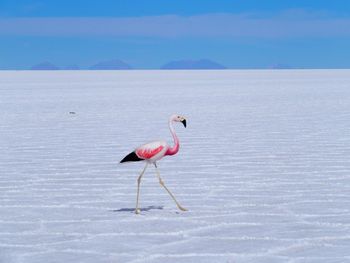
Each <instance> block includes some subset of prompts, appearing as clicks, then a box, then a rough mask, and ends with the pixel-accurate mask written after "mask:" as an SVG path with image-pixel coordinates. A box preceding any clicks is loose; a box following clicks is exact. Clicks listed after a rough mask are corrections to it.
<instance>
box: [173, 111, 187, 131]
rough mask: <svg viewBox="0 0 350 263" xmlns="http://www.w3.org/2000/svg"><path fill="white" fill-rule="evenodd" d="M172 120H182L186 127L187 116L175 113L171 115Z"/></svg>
mask: <svg viewBox="0 0 350 263" xmlns="http://www.w3.org/2000/svg"><path fill="white" fill-rule="evenodd" d="M170 120H171V121H175V122H181V123H182V124H183V125H184V126H185V128H186V118H185V117H183V116H181V115H178V114H174V115H172V116H171V117H170Z"/></svg>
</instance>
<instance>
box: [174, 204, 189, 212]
mask: <svg viewBox="0 0 350 263" xmlns="http://www.w3.org/2000/svg"><path fill="white" fill-rule="evenodd" d="M177 207H178V208H179V209H180V210H181V211H188V209H186V208H184V207H182V206H181V205H178V206H177Z"/></svg>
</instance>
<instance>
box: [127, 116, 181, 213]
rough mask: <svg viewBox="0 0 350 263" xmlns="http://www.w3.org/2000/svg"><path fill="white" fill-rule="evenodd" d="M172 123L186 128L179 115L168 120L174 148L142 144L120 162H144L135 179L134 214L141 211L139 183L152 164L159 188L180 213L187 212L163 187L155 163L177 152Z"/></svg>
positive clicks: (163, 142) (176, 140) (178, 144)
mask: <svg viewBox="0 0 350 263" xmlns="http://www.w3.org/2000/svg"><path fill="white" fill-rule="evenodd" d="M173 122H181V123H182V124H183V125H184V126H185V128H186V119H185V118H184V117H182V116H180V115H176V114H174V115H172V116H170V119H169V129H170V132H171V134H172V136H173V138H174V146H173V147H170V146H169V145H168V144H167V143H166V142H165V141H154V142H150V143H147V144H144V145H142V146H140V147H137V148H136V149H135V150H134V151H133V152H131V153H129V154H128V155H127V156H125V157H124V158H123V160H121V161H120V162H121V163H124V162H137V161H146V165H145V168H144V169H143V170H142V172H141V173H140V175H139V177H138V178H137V197H136V208H135V213H136V214H139V213H140V212H141V210H140V209H139V194H140V183H141V178H142V176H143V174H144V173H145V171H146V168H147V166H148V164H153V165H154V167H155V168H156V174H157V177H158V180H159V183H160V185H161V186H163V187H164V188H165V190H166V191H167V192H168V193H169V195H170V196H171V198H172V199H173V200H174V201H175V203H176V205H177V207H178V208H179V209H180V210H182V211H187V209H186V208H184V207H182V206H181V205H180V204H179V203H178V202H177V201H176V198H175V196H174V195H173V194H172V193H171V192H170V190H169V189H168V188H167V187H166V186H165V184H164V182H163V180H162V178H161V177H160V174H159V171H158V167H157V163H156V162H157V161H158V160H160V159H162V158H163V157H164V156H166V155H174V154H176V153H177V152H178V151H179V148H180V142H179V139H178V138H177V136H176V134H175V130H174V127H173Z"/></svg>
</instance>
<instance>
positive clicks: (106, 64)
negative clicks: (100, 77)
mask: <svg viewBox="0 0 350 263" xmlns="http://www.w3.org/2000/svg"><path fill="white" fill-rule="evenodd" d="M89 69H91V70H119V69H132V68H131V66H130V65H128V64H126V63H125V62H124V61H121V60H119V59H113V60H107V61H102V62H99V63H97V64H95V65H93V66H91V67H90V68H89Z"/></svg>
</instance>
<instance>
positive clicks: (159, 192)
mask: <svg viewBox="0 0 350 263" xmlns="http://www.w3.org/2000/svg"><path fill="white" fill-rule="evenodd" d="M349 105H350V71H349V70H299V71H298V70H283V71H268V70H262V71H253V70H251V71H230V70H225V71H58V72H30V71H17V72H16V71H2V72H0V125H1V129H0V262H6V263H7V262H25V263H29V262H33V263H34V262H35V263H36V262H46V263H47V262H84V263H85V262H91V263H95V262H96V263H99V262H133V263H137V262H140V263H141V262H152V263H153V262H154V263H155V262H159V263H161V262H176V263H179V262H180V263H181V262H186V263H187V262H226V263H236V262H245V263H246V262H269V263H271V262H293V263H301V262H303V263H304V262H307V263H309V262H317V263H319V262H350V250H349V247H350V199H349V197H350V162H349V159H350V132H349V123H350V111H349V109H350V108H349ZM69 112H75V113H76V114H69ZM172 113H179V114H183V115H185V116H186V117H187V121H188V128H187V129H184V128H183V127H182V126H181V125H178V126H176V127H175V128H176V131H177V134H178V136H179V138H180V141H181V149H180V152H179V154H178V155H176V156H172V157H166V158H165V159H163V160H162V161H161V162H160V163H159V167H160V171H161V175H162V177H163V179H164V181H165V183H166V184H167V186H168V187H169V188H170V189H171V190H172V191H173V193H174V194H175V195H176V197H177V198H178V200H179V202H180V203H181V204H182V205H183V206H185V207H186V208H188V209H189V211H188V212H181V211H178V210H177V208H176V206H175V204H174V203H173V202H172V200H171V199H170V198H169V196H168V195H167V193H166V192H165V191H164V189H162V188H161V187H160V186H159V184H158V182H157V179H156V176H155V171H154V169H153V168H152V167H150V169H149V170H148V171H147V172H146V175H145V176H144V180H143V182H142V188H141V200H140V201H141V208H142V209H143V211H142V213H141V215H135V214H134V213H133V212H132V210H133V209H134V206H135V199H136V179H137V176H138V173H139V172H140V170H141V169H142V168H143V164H142V163H134V164H125V165H124V164H123V165H120V164H118V162H119V160H120V159H122V158H123V157H124V156H125V155H126V154H127V153H129V152H130V151H131V150H133V148H134V147H136V146H138V145H140V144H143V143H145V142H148V141H150V140H154V139H163V138H164V139H166V140H168V142H169V143H171V142H172V140H171V137H170V133H169V131H168V127H167V120H168V117H169V116H170V115H171V114H172Z"/></svg>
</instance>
